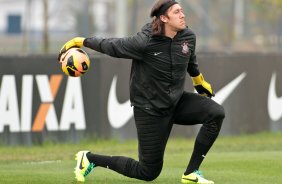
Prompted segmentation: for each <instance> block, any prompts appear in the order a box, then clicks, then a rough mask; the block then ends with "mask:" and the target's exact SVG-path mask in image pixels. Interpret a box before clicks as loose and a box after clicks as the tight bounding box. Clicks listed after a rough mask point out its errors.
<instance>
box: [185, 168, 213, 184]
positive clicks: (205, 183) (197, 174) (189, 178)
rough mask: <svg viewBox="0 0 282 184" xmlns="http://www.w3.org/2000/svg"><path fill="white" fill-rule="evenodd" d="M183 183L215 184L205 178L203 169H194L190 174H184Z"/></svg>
mask: <svg viewBox="0 0 282 184" xmlns="http://www.w3.org/2000/svg"><path fill="white" fill-rule="evenodd" d="M181 182H182V183H185V184H214V182H213V181H209V180H207V179H205V178H204V176H203V175H202V172H201V171H198V170H196V171H194V172H192V173H190V174H188V175H184V174H183V175H182V179H181Z"/></svg>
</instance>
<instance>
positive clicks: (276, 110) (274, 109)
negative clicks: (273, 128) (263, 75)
mask: <svg viewBox="0 0 282 184" xmlns="http://www.w3.org/2000/svg"><path fill="white" fill-rule="evenodd" d="M281 107H282V97H278V96H277V94H276V73H273V74H272V77H271V81H270V85H269V90H268V103H267V109H268V114H269V116H270V119H271V120H272V121H278V120H279V119H281V117H282V109H281Z"/></svg>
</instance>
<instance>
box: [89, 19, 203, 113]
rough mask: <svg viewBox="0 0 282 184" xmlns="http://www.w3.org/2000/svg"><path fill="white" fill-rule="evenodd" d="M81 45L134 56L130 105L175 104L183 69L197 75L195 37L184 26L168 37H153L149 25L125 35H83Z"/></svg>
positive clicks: (119, 55) (163, 106)
mask: <svg viewBox="0 0 282 184" xmlns="http://www.w3.org/2000/svg"><path fill="white" fill-rule="evenodd" d="M84 46H86V47H88V48H91V49H93V50H96V51H98V52H101V53H104V54H107V55H110V56H112V57H117V58H126V59H133V62H132V66H131V75H130V101H131V104H132V105H133V106H136V107H141V108H146V109H155V110H157V111H160V110H162V109H168V108H171V107H174V106H175V105H176V104H177V102H178V100H179V99H180V97H181V96H182V93H183V91H184V83H185V78H186V72H187V71H188V73H189V74H190V76H193V77H194V76H197V75H199V74H200V72H199V70H198V64H197V60H196V55H195V46H196V36H195V34H194V33H193V32H192V30H191V29H189V28H186V29H185V30H182V31H180V32H178V33H177V35H176V36H175V37H174V38H173V39H171V38H169V37H166V36H163V35H161V36H153V35H152V34H151V24H146V25H145V26H144V27H143V28H142V31H141V32H139V33H137V35H135V36H132V37H125V38H108V39H105V38H98V37H92V38H86V39H85V41H84Z"/></svg>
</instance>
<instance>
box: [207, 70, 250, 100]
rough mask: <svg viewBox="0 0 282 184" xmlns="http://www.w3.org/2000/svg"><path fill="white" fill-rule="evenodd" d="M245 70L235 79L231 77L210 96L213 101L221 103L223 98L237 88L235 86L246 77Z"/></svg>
mask: <svg viewBox="0 0 282 184" xmlns="http://www.w3.org/2000/svg"><path fill="white" fill-rule="evenodd" d="M246 75H247V74H246V72H244V73H242V74H241V75H239V76H238V77H236V78H235V79H233V80H232V81H231V82H230V83H228V84H227V85H226V86H224V87H223V88H221V89H220V90H219V91H218V92H217V93H216V94H215V97H214V98H212V99H213V100H214V101H215V102H217V103H218V104H220V105H222V104H223V103H224V102H225V100H226V99H227V98H228V97H229V96H230V95H231V94H232V92H233V91H234V90H235V89H236V88H237V86H238V85H239V84H240V83H241V82H242V80H243V79H244V78H245V77H246Z"/></svg>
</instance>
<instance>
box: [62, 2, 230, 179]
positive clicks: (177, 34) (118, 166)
mask: <svg viewBox="0 0 282 184" xmlns="http://www.w3.org/2000/svg"><path fill="white" fill-rule="evenodd" d="M150 16H151V17H152V18H153V21H152V23H149V24H147V25H145V26H144V27H143V28H142V31H141V32H139V33H138V34H136V35H135V36H132V37H125V38H99V37H92V38H82V37H76V38H74V39H72V40H70V41H68V42H67V43H66V44H65V45H64V46H63V48H62V49H61V51H60V54H59V57H60V55H62V53H64V52H66V51H67V50H68V49H70V48H72V47H82V46H85V47H88V48H91V49H93V50H95V51H98V52H101V53H104V54H107V55H110V56H112V57H116V58H127V59H132V60H133V61H132V67H131V74H130V100H131V104H132V106H134V119H135V124H136V128H137V135H138V146H139V148H138V151H139V159H138V161H137V160H134V159H132V158H128V157H123V156H106V155H98V154H95V153H92V152H90V151H80V152H78V153H77V154H76V156H77V166H76V168H75V174H76V179H77V180H78V181H85V177H86V176H87V174H88V173H89V172H90V171H91V170H92V169H93V168H94V167H104V168H109V169H111V170H114V171H116V172H118V173H120V174H123V175H125V176H128V177H131V178H137V179H140V180H145V181H152V180H154V179H155V178H157V177H158V176H159V174H160V172H161V170H162V167H163V159H164V151H165V147H166V144H167V140H168V138H169V135H170V132H171V129H172V126H173V125H174V124H179V125H195V124H202V127H201V129H200V131H199V132H198V135H197V137H196V140H195V145H194V149H193V153H192V156H191V158H190V162H189V163H188V166H187V168H186V170H184V173H183V175H182V177H181V182H182V183H198V184H213V183H214V182H213V181H211V180H208V179H205V178H204V176H203V175H202V174H201V172H200V171H199V169H200V165H201V163H202V161H203V159H204V158H205V156H206V155H207V153H208V151H209V150H210V148H211V147H212V145H213V143H214V142H215V140H216V139H217V137H218V135H219V132H220V129H221V125H222V121H223V119H224V117H225V113H224V109H223V107H222V106H220V105H219V104H217V103H216V102H214V101H213V100H211V97H213V96H214V92H213V90H212V87H211V85H210V84H209V83H208V82H207V81H205V79H204V77H203V75H202V74H201V73H200V71H199V68H198V63H197V59H196V54H195V50H196V36H195V34H194V33H193V32H192V30H191V29H190V28H188V27H187V26H186V22H185V15H184V13H183V10H182V8H181V6H180V5H179V4H178V3H177V2H176V1H174V0H159V1H157V2H156V4H155V5H154V6H153V8H152V10H151V15H150ZM187 72H188V73H189V75H190V76H191V79H192V81H193V85H194V87H195V89H196V90H197V92H198V93H199V94H195V93H191V92H186V91H184V84H185V78H186V73H187Z"/></svg>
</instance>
